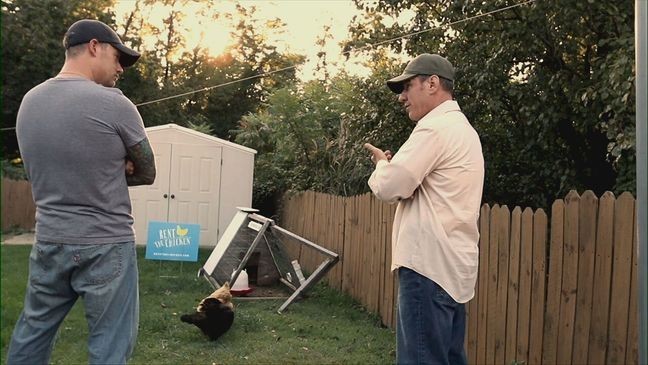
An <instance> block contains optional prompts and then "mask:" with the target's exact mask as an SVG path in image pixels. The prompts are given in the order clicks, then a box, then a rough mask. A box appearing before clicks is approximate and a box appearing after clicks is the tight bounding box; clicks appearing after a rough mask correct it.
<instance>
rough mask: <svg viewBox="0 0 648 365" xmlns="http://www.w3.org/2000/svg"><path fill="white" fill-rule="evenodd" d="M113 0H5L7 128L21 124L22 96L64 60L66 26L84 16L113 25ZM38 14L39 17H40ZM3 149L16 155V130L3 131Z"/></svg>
mask: <svg viewBox="0 0 648 365" xmlns="http://www.w3.org/2000/svg"><path fill="white" fill-rule="evenodd" d="M113 6H114V0H73V1H70V0H42V1H31V0H12V1H8V0H3V1H2V2H1V8H0V10H1V11H2V51H1V52H2V53H1V54H2V68H3V72H2V128H13V127H15V126H16V115H17V113H18V107H19V105H20V102H21V100H22V98H23V96H24V95H25V93H27V91H29V89H31V88H32V87H34V86H36V85H38V84H39V83H41V82H43V81H45V80H47V79H48V78H50V77H53V76H54V75H55V74H56V73H57V72H58V71H59V69H60V68H61V66H63V62H64V61H65V54H64V49H63V45H62V41H63V36H64V35H65V32H66V31H67V28H68V27H69V26H70V25H72V23H74V22H75V21H77V20H79V19H83V18H93V19H99V20H101V21H103V22H105V23H106V24H109V25H114V23H113V17H114V14H113V12H112V11H111V10H110V9H111V8H112V7H113ZM35 20H37V21H35ZM2 139H3V144H2V145H3V147H2V148H3V153H4V154H6V155H14V154H16V153H17V150H18V145H17V142H16V136H15V133H14V132H13V130H11V129H9V130H7V131H6V132H5V133H3V137H2Z"/></svg>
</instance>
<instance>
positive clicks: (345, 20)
mask: <svg viewBox="0 0 648 365" xmlns="http://www.w3.org/2000/svg"><path fill="white" fill-rule="evenodd" d="M239 3H240V4H241V5H243V6H247V5H249V6H255V7H256V8H257V11H256V13H255V16H256V17H258V18H259V19H263V20H266V19H274V18H280V19H281V20H282V21H283V22H284V23H286V27H285V29H286V32H285V33H284V34H282V35H279V36H278V37H277V38H276V39H273V38H270V39H271V40H272V42H273V43H272V44H274V45H275V46H277V47H278V49H279V50H280V51H283V50H285V49H287V50H289V51H291V52H293V53H298V54H303V55H305V56H306V57H307V63H306V65H304V66H303V67H302V68H301V69H300V73H299V74H300V77H301V78H302V79H304V80H307V79H312V78H313V71H314V69H315V66H316V64H317V52H319V50H320V49H319V46H317V45H316V44H315V42H316V41H317V38H318V37H322V36H323V35H324V27H325V26H330V30H329V33H330V34H331V35H332V37H333V38H332V39H329V40H327V45H326V47H325V49H324V50H325V52H326V54H327V62H328V63H329V64H331V63H337V67H338V69H339V68H340V67H345V68H346V70H347V71H348V72H350V73H354V74H366V70H365V69H364V68H363V67H362V66H360V65H358V64H357V63H356V64H354V63H352V62H345V61H344V57H343V56H342V50H341V47H340V46H339V43H340V42H342V41H343V40H345V39H346V38H348V30H347V29H348V25H349V23H350V22H351V19H352V18H353V16H354V15H356V14H359V11H358V10H357V9H356V8H355V5H354V4H353V2H352V1H347V0H311V1H306V0H275V1H262V0H243V1H240V2H239ZM235 4H236V2H233V1H219V2H216V5H215V8H216V10H217V11H220V12H223V13H225V12H229V13H232V14H235V13H236V12H235ZM134 6H135V0H120V1H118V3H117V7H116V12H117V19H118V23H119V24H122V23H123V21H122V19H123V18H124V16H126V14H128V13H129V12H130V11H132V9H133V8H134ZM199 7H200V5H197V4H195V3H191V4H188V6H187V7H186V8H185V9H182V10H183V12H184V13H185V14H187V16H186V17H185V18H184V20H183V22H182V24H181V26H182V27H183V28H186V29H187V30H188V32H187V33H186V34H185V37H186V41H187V49H188V50H190V49H192V48H193V47H195V46H196V45H197V44H201V46H202V47H204V48H209V52H210V53H211V54H212V55H218V54H221V53H222V52H223V51H224V50H225V48H226V47H227V46H228V45H229V44H231V43H232V41H231V38H230V34H229V33H230V31H231V28H229V25H230V24H229V22H228V21H225V20H222V21H221V20H216V21H214V20H211V19H209V18H207V17H201V16H199V15H197V13H198V11H197V9H198V8H199ZM169 11H170V7H165V6H162V5H156V6H155V8H154V10H153V11H152V12H151V13H150V14H147V15H146V19H147V20H148V21H149V22H151V23H152V24H155V25H156V26H159V27H162V18H163V17H167V16H168V14H169ZM235 21H236V19H235ZM201 38H202V40H201ZM352 60H353V58H352ZM330 70H331V72H332V73H335V72H336V68H335V67H332V68H331V69H330Z"/></svg>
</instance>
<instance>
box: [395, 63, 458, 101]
mask: <svg viewBox="0 0 648 365" xmlns="http://www.w3.org/2000/svg"><path fill="white" fill-rule="evenodd" d="M417 75H437V76H439V77H443V78H444V79H448V80H450V81H454V77H455V71H454V67H452V64H451V63H450V61H448V60H447V59H445V58H444V57H441V56H439V55H438V54H430V53H423V54H421V55H418V56H416V57H415V58H414V59H413V60H411V61H410V62H409V63H408V64H407V66H405V70H404V71H403V73H402V74H401V75H399V76H396V77H394V78H393V79H390V80H388V81H387V86H388V87H389V89H390V90H391V91H393V92H394V93H396V94H400V93H401V92H403V83H404V82H405V81H407V80H409V79H411V78H412V77H414V76H417Z"/></svg>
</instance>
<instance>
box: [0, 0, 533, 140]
mask: <svg viewBox="0 0 648 365" xmlns="http://www.w3.org/2000/svg"><path fill="white" fill-rule="evenodd" d="M535 1H536V0H527V1H525V2H522V3H518V4H514V5H509V6H506V7H503V8H499V9H495V10H491V11H489V12H486V13H483V14H477V15H473V16H471V17H468V18H464V19H459V20H456V21H454V22H450V23H446V24H441V25H437V26H433V27H430V28H427V29H423V30H419V31H416V32H412V33H407V34H404V35H401V36H398V37H394V38H390V39H386V40H383V41H380V42H376V43H372V44H367V45H364V46H361V47H358V48H354V49H351V50H348V51H344V52H342V55H349V54H350V53H352V52H359V51H363V50H365V49H369V48H373V47H377V46H381V45H383V44H386V43H391V42H393V41H396V40H399V39H405V38H409V37H411V36H414V35H419V34H422V33H426V32H430V31H432V30H435V29H439V28H443V27H448V26H452V25H456V24H460V23H464V22H467V21H469V20H474V19H478V18H481V17H485V16H488V15H492V14H496V13H499V12H503V11H506V10H510V9H513V8H517V7H520V6H524V5H527V4H530V3H533V2H535ZM297 67H298V64H294V65H291V66H287V67H283V68H280V69H277V70H273V71H268V72H264V73H260V74H257V75H253V76H249V77H245V78H242V79H236V80H232V81H228V82H225V83H222V84H217V85H212V86H207V87H203V88H201V89H196V90H192V91H187V92H184V93H181V94H176V95H171V96H167V97H164V98H160V99H155V100H151V101H146V102H143V103H139V104H135V106H144V105H149V104H154V103H159V102H162V101H166V100H170V99H175V98H179V97H183V96H187V95H191V94H196V93H199V92H204V91H209V90H212V89H216V88H220V87H224V86H228V85H232V84H235V83H238V82H243V81H247V80H252V79H256V78H261V77H265V76H268V75H271V74H275V73H278V72H283V71H286V70H290V69H294V68H297ZM13 129H16V127H10V128H0V131H8V130H13Z"/></svg>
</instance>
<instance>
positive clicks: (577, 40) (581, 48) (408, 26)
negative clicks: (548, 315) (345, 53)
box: [350, 0, 635, 207]
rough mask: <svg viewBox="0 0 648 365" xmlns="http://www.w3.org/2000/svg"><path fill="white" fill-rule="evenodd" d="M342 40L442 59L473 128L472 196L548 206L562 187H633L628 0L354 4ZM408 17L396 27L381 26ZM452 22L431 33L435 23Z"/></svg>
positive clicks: (562, 192)
mask: <svg viewBox="0 0 648 365" xmlns="http://www.w3.org/2000/svg"><path fill="white" fill-rule="evenodd" d="M357 3H358V6H359V7H361V8H362V9H364V11H365V17H364V18H362V19H358V20H356V22H355V24H354V25H353V26H352V27H351V30H352V33H353V35H354V36H353V39H352V41H351V42H350V45H358V44H362V43H363V42H365V41H370V40H375V39H385V38H392V37H394V36H396V35H402V34H403V33H412V32H417V31H421V30H425V29H431V28H432V29H433V30H431V31H428V32H420V33H418V34H415V35H413V36H411V37H408V38H407V41H406V42H405V41H403V40H398V41H395V42H392V43H390V46H391V48H392V49H393V50H394V51H396V52H400V51H401V50H402V51H404V52H405V53H406V54H407V55H409V56H414V55H416V54H419V53H423V52H432V53H440V54H443V55H445V56H447V57H448V58H449V59H450V60H451V61H452V62H453V63H454V64H455V66H456V68H457V82H456V84H455V95H456V97H457V99H458V101H459V103H460V105H461V106H462V108H463V110H464V112H465V113H466V115H467V116H468V119H469V120H470V121H471V122H472V123H473V125H474V126H475V128H476V129H477V131H478V132H479V134H480V136H481V139H482V145H483V149H484V155H485V159H486V181H485V186H484V188H485V191H484V199H485V200H486V201H488V202H499V203H507V204H516V205H517V204H521V205H531V206H538V207H548V206H549V205H550V203H551V201H553V199H554V198H555V197H557V196H563V195H565V194H566V193H567V192H568V191H569V190H570V189H585V188H587V189H592V190H594V191H595V193H597V194H600V193H602V192H603V191H605V190H613V191H616V192H619V191H622V190H630V191H634V183H633V181H634V176H635V172H634V159H633V156H634V154H635V147H634V139H635V136H634V110H635V98H634V74H635V72H634V69H633V67H634V62H633V59H634V53H633V42H634V40H633V22H632V14H633V8H632V6H633V5H632V2H598V1H594V2H592V1H585V0H570V1H561V2H559V3H558V2H545V1H536V2H534V3H532V4H530V5H525V6H521V7H517V8H513V9H509V10H507V11H503V12H499V13H495V14H491V15H489V16H485V17H482V18H477V19H472V20H468V21H463V20H464V19H467V18H470V17H474V16H476V15H478V14H483V13H486V12H489V11H493V10H496V9H500V8H503V7H505V6H509V5H511V4H510V2H508V1H488V2H482V1H473V0H463V1H435V2H422V1H416V0H409V1H398V2H395V1H387V0H385V1H378V2H377V3H374V2H371V3H368V2H361V1H358V2H357ZM407 10H410V11H413V14H414V15H413V17H412V18H411V19H410V20H408V21H407V22H406V23H399V22H398V21H396V22H394V23H391V22H386V21H384V20H385V19H388V18H390V17H392V16H399V15H402V14H404V12H405V11H407ZM451 23H456V24H455V25H452V26H449V27H438V25H439V24H441V25H443V24H451Z"/></svg>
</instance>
